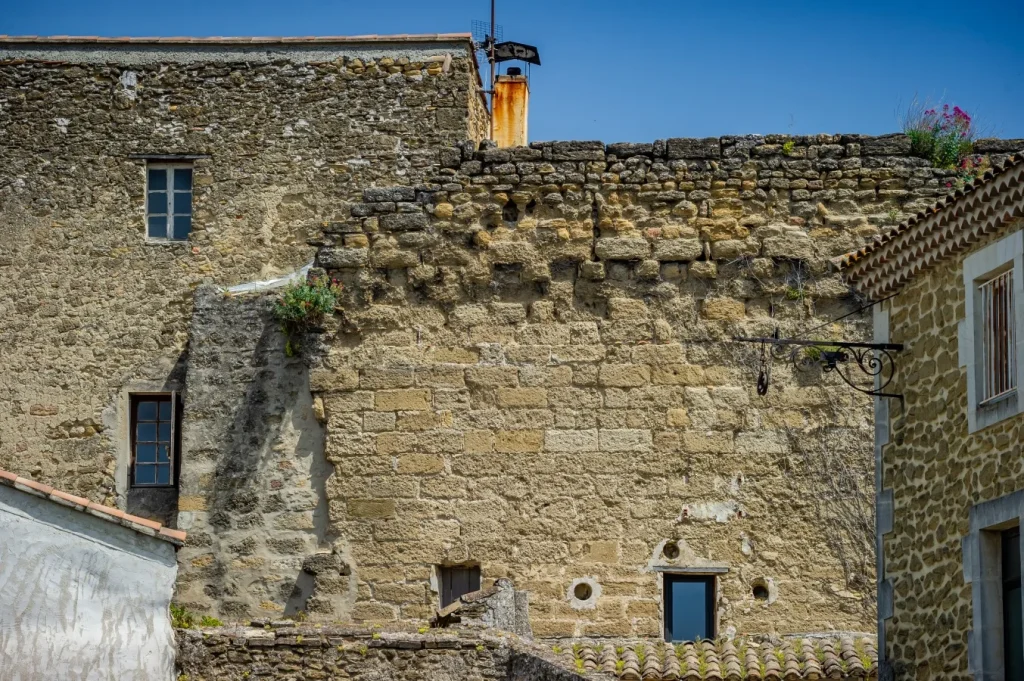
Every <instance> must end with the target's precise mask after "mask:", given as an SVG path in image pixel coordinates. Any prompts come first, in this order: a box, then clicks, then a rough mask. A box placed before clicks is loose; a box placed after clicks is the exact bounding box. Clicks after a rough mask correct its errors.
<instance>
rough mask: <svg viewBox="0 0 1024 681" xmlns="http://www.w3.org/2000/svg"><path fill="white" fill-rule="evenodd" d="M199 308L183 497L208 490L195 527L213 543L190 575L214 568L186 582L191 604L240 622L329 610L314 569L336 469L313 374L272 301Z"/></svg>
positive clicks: (183, 589)
mask: <svg viewBox="0 0 1024 681" xmlns="http://www.w3.org/2000/svg"><path fill="white" fill-rule="evenodd" d="M196 309H197V313H196V317H195V319H194V322H193V337H192V349H191V360H190V367H189V378H188V387H187V391H188V394H187V396H186V406H185V421H184V428H185V437H186V442H187V446H186V449H185V452H186V453H185V456H186V460H185V464H184V465H185V466H189V467H192V468H191V470H190V471H189V473H188V475H184V474H183V489H182V495H183V496H184V495H186V494H192V493H194V492H195V491H200V492H201V491H202V490H203V487H204V480H207V481H208V482H207V485H208V487H207V493H206V494H205V497H206V499H207V503H206V507H207V508H206V510H207V513H206V514H198V513H197V514H195V518H194V520H193V522H194V523H195V524H196V525H201V524H205V525H206V527H193V532H195V530H200V529H201V530H202V531H203V532H205V533H206V535H207V536H208V537H209V541H208V547H205V548H200V547H198V546H197V547H196V550H195V553H190V555H187V556H183V557H182V558H183V560H182V561H181V562H182V565H183V570H185V571H186V572H188V571H189V570H188V568H189V561H191V562H192V563H195V561H196V560H197V558H198V559H199V565H202V564H203V563H204V562H205V561H207V560H210V561H212V562H211V564H210V565H209V567H208V568H203V569H200V570H199V571H197V572H194V573H193V574H191V575H186V576H185V577H184V579H183V580H182V582H181V583H180V584H179V600H181V601H182V602H186V603H191V604H194V605H195V606H197V607H199V608H202V609H203V610H208V609H210V608H209V605H210V604H209V601H210V600H211V599H212V600H213V601H214V602H215V603H216V605H215V606H214V607H215V609H216V610H217V611H219V612H220V613H221V614H223V615H225V616H228V617H233V618H244V617H247V616H252V615H254V614H256V613H260V612H261V613H263V614H275V613H276V614H282V613H283V614H286V615H293V614H296V613H297V612H299V611H304V610H307V609H317V608H315V607H312V606H313V605H315V604H311V603H310V599H311V597H313V596H314V594H315V588H314V587H315V586H316V584H315V579H314V576H313V573H311V572H310V571H309V569H308V565H307V564H308V563H310V561H311V560H312V559H315V558H316V557H317V556H319V555H322V554H323V553H325V552H328V553H329V552H330V551H331V545H332V542H333V541H334V539H335V537H333V536H332V535H331V534H330V530H329V518H328V511H327V497H326V482H327V478H328V477H330V475H331V474H332V473H333V466H331V465H330V463H328V462H327V460H326V459H325V457H324V438H325V433H324V428H323V426H322V425H321V424H320V423H319V421H317V418H316V416H315V415H314V410H313V398H312V395H311V394H310V391H309V368H308V366H307V365H306V364H305V362H304V361H303V360H302V358H300V357H288V356H287V355H286V353H285V349H284V348H285V337H284V335H283V334H282V333H281V331H280V330H279V328H278V324H277V322H276V321H275V320H274V318H273V315H272V312H271V310H272V296H267V295H263V296H245V297H225V296H224V295H223V294H221V293H220V292H219V291H216V290H213V291H212V292H211V291H209V290H200V291H199V292H198V293H197V299H196ZM186 487H189V488H192V489H186ZM204 515H205V518H204V517H203V516H204ZM211 549H212V555H208V557H206V558H203V557H202V556H200V555H198V554H200V553H206V554H210V551H211ZM331 555H333V554H331ZM336 562H337V563H338V567H337V573H336V574H339V575H340V571H341V566H340V560H337V561H336ZM197 577H198V579H196V578H197ZM195 582H201V584H200V585H196V586H190V585H192V584H194V583H195ZM199 588H201V594H200V593H197V591H199ZM189 589H190V591H189ZM325 608H326V606H325V605H323V604H321V606H320V609H321V610H323V609H325Z"/></svg>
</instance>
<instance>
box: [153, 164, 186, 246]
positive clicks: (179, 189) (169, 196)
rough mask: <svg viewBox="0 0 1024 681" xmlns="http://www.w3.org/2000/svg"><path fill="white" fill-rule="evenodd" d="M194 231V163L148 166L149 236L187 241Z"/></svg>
mask: <svg viewBox="0 0 1024 681" xmlns="http://www.w3.org/2000/svg"><path fill="white" fill-rule="evenodd" d="M191 232H192V165H191V164H189V163H148V164H147V165H146V238H147V239H149V240H150V241H185V240H187V239H188V235H189V234H190V233H191Z"/></svg>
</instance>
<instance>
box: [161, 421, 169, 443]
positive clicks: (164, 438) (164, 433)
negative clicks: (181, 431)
mask: <svg viewBox="0 0 1024 681" xmlns="http://www.w3.org/2000/svg"><path fill="white" fill-rule="evenodd" d="M159 439H160V442H170V441H171V424H169V423H161V424H160V438H159Z"/></svg>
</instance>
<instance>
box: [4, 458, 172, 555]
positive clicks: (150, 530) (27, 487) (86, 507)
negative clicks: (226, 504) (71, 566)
mask: <svg viewBox="0 0 1024 681" xmlns="http://www.w3.org/2000/svg"><path fill="white" fill-rule="evenodd" d="M0 485H5V486H7V487H14V488H15V489H19V490H21V491H22V492H26V493H28V494H33V495H35V496H37V497H43V498H45V499H49V500H50V501H52V502H54V503H56V504H60V505H62V506H67V507H70V508H74V509H75V510H77V511H81V512H83V513H89V514H90V515H93V516H96V517H97V518H101V519H103V520H106V521H108V522H112V523H117V524H118V525H121V526H123V527H127V528H128V529H130V530H134V531H135V532H139V533H141V534H147V535H149V536H151V537H157V538H158V539H162V540H164V541H167V542H170V543H172V544H175V545H177V546H181V545H182V544H184V543H185V533H184V532H182V531H181V530H172V529H171V528H169V527H164V526H163V525H161V524H160V523H158V522H156V521H154V520H148V519H146V518H141V517H139V516H137V515H131V514H130V513H125V512H124V511H122V510H121V509H119V508H111V507H110V506H104V505H102V504H97V503H95V502H93V501H89V500H88V499H85V498H83V497H79V496H75V495H74V494H68V493H67V492H62V491H60V490H59V489H54V488H53V487H50V486H49V485H44V484H42V483H40V482H36V481H35V480H29V479H28V478H23V477H20V476H18V475H16V474H14V473H11V472H10V471H5V470H3V469H2V468H0Z"/></svg>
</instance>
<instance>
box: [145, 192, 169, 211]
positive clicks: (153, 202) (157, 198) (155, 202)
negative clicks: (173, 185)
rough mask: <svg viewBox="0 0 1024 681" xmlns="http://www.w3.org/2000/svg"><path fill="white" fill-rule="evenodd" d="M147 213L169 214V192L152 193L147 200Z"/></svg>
mask: <svg viewBox="0 0 1024 681" xmlns="http://www.w3.org/2000/svg"><path fill="white" fill-rule="evenodd" d="M146 212H147V213H166V212H167V192H150V193H149V196H148V197H147V199H146Z"/></svg>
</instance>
